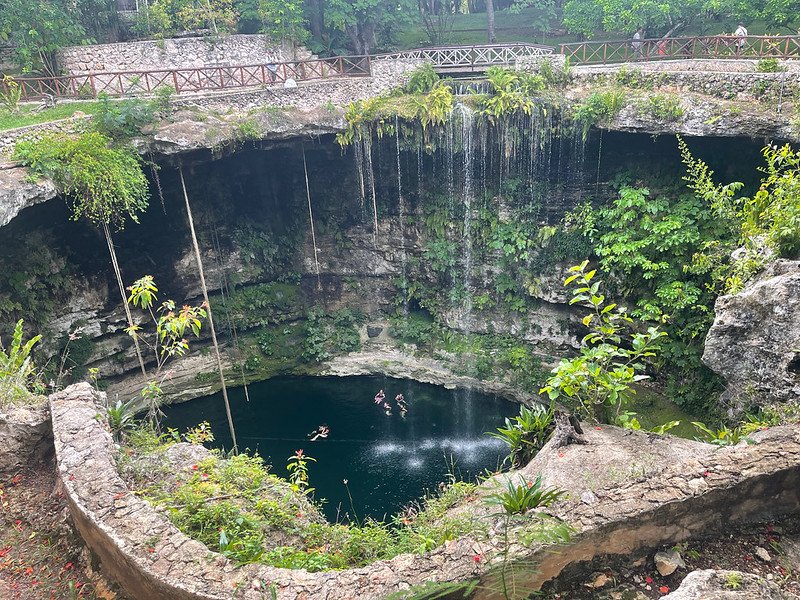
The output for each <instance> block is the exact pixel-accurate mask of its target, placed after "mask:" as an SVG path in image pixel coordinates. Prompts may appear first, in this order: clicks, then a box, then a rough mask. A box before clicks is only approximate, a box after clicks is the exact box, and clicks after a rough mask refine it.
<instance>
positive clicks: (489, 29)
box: [486, 0, 497, 44]
mask: <svg viewBox="0 0 800 600" xmlns="http://www.w3.org/2000/svg"><path fill="white" fill-rule="evenodd" d="M486 33H487V36H488V38H489V43H490V44H494V43H495V42H496V41H497V37H496V36H495V33H494V0H486Z"/></svg>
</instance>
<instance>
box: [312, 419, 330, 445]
mask: <svg viewBox="0 0 800 600" xmlns="http://www.w3.org/2000/svg"><path fill="white" fill-rule="evenodd" d="M330 432H331V428H330V427H328V426H327V425H325V424H324V423H323V424H322V425H320V426H319V427H317V428H316V429H315V430H314V431H312V432H311V433H309V434H308V435H309V436H310V437H311V441H312V442H316V441H317V440H319V439H325V438H326V437H328V434H329V433H330Z"/></svg>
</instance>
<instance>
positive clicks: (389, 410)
mask: <svg viewBox="0 0 800 600" xmlns="http://www.w3.org/2000/svg"><path fill="white" fill-rule="evenodd" d="M383 408H384V409H385V410H386V415H387V416H391V414H392V406H391V404H389V403H388V402H384V403H383Z"/></svg>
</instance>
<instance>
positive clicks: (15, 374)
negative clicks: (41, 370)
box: [0, 319, 42, 406]
mask: <svg viewBox="0 0 800 600" xmlns="http://www.w3.org/2000/svg"><path fill="white" fill-rule="evenodd" d="M22 323H23V321H22V319H20V320H19V321H17V324H16V326H15V327H14V334H13V335H12V337H11V345H10V346H9V347H8V348H5V347H4V346H3V343H2V340H0V406H2V405H4V404H12V403H15V402H20V401H24V400H26V399H28V398H30V397H31V393H32V391H34V390H35V389H36V388H37V385H36V370H35V368H34V365H33V360H32V359H31V350H33V347H34V346H35V345H36V344H37V343H38V342H39V340H41V339H42V336H41V335H36V336H34V337H32V338H31V339H29V340H28V341H27V342H23V341H22V337H23V332H22Z"/></svg>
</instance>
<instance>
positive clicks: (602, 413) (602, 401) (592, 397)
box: [540, 261, 666, 423]
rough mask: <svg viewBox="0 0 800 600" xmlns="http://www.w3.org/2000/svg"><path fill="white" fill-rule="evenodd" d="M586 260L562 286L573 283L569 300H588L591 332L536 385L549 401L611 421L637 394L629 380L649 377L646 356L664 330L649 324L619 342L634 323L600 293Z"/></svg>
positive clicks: (586, 322)
mask: <svg viewBox="0 0 800 600" xmlns="http://www.w3.org/2000/svg"><path fill="white" fill-rule="evenodd" d="M588 264H589V261H584V262H583V263H581V264H580V265H577V266H574V267H572V268H570V271H571V272H572V273H573V275H571V276H570V277H568V278H567V280H566V281H565V282H564V285H569V284H571V283H576V289H575V290H574V292H573V298H572V300H570V304H577V303H582V304H584V305H588V306H589V307H590V309H591V312H590V313H589V314H588V315H586V316H585V317H584V318H583V325H584V326H586V327H588V328H589V333H588V334H586V336H584V338H583V340H581V349H580V354H579V355H578V356H577V357H575V358H571V359H562V360H561V362H560V363H559V364H558V366H556V367H555V368H554V369H553V370H552V371H551V373H552V375H551V377H550V378H549V379H548V380H547V385H546V386H545V387H543V388H542V389H541V390H540V393H546V394H547V395H548V397H549V398H550V400H551V401H555V400H559V399H561V400H563V399H564V398H565V397H566V398H570V399H572V400H574V401H576V403H577V404H576V408H577V410H578V411H579V412H581V413H583V414H584V415H585V416H587V417H589V418H591V419H597V420H599V421H601V422H603V423H611V422H614V421H615V420H616V419H617V418H618V417H619V414H620V409H621V408H622V405H623V403H624V401H625V400H626V399H627V398H629V397H630V396H631V395H633V394H634V393H635V391H634V390H632V389H631V384H632V383H634V382H636V381H641V380H643V379H647V378H648V376H647V375H645V374H644V369H645V362H644V361H645V360H646V359H648V358H651V357H653V356H655V355H656V353H657V352H658V350H659V349H660V346H659V339H660V338H662V337H664V336H665V335H666V333H664V332H662V331H659V329H658V328H657V327H649V328H648V329H647V332H646V333H639V332H636V333H633V334H632V335H631V337H630V347H628V346H627V344H626V345H623V343H622V336H623V334H624V333H625V328H626V327H627V326H629V325H630V324H632V323H633V319H631V317H629V316H628V314H627V310H626V309H625V308H624V307H621V306H617V305H616V304H615V303H613V302H606V297H605V296H604V295H603V294H602V293H600V285H601V282H600V281H598V280H594V276H595V272H596V271H594V270H591V271H587V270H586V267H587V266H588Z"/></svg>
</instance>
